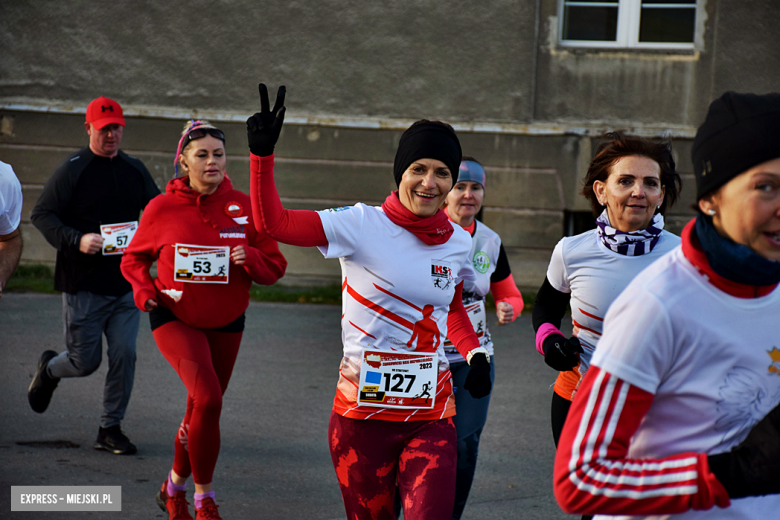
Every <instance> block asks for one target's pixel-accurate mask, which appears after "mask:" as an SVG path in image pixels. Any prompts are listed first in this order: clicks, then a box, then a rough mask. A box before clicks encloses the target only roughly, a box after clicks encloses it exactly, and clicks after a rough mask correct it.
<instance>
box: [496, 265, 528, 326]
mask: <svg viewBox="0 0 780 520" xmlns="http://www.w3.org/2000/svg"><path fill="white" fill-rule="evenodd" d="M490 292H491V293H493V299H494V300H495V301H496V303H498V302H506V303H508V304H509V305H511V306H512V311H513V312H514V315H513V316H512V321H515V319H516V318H517V317H518V316H520V313H521V312H523V307H524V306H525V302H524V301H523V295H521V294H520V289H518V288H517V285H516V284H515V279H514V277H513V276H512V274H511V273H510V274H509V276H507V277H506V278H504V279H503V280H501V281H500V282H490Z"/></svg>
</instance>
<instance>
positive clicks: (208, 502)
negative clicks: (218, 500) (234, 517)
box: [195, 497, 222, 520]
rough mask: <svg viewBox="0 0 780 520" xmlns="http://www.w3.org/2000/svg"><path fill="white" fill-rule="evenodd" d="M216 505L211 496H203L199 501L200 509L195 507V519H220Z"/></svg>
mask: <svg viewBox="0 0 780 520" xmlns="http://www.w3.org/2000/svg"><path fill="white" fill-rule="evenodd" d="M218 507H219V506H218V505H217V504H215V503H214V499H213V498H211V497H206V498H204V499H203V500H201V502H200V509H198V508H197V507H196V508H195V520H222V517H221V516H219V511H217V508H218Z"/></svg>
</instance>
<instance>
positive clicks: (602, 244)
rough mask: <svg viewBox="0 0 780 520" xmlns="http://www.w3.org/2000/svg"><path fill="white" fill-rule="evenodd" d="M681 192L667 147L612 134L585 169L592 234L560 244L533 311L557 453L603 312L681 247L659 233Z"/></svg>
mask: <svg viewBox="0 0 780 520" xmlns="http://www.w3.org/2000/svg"><path fill="white" fill-rule="evenodd" d="M680 186H681V181H680V176H679V175H678V173H677V171H676V170H675V163H674V159H673V158H672V151H671V146H670V144H668V143H655V142H652V141H649V140H647V139H641V138H637V137H629V136H625V135H623V134H621V133H617V132H615V133H609V134H607V135H606V136H605V137H604V140H603V141H602V143H601V145H600V146H599V148H598V151H597V152H596V156H595V157H594V159H593V161H592V162H591V164H590V167H589V168H588V172H587V174H586V176H585V181H584V187H583V189H582V192H581V193H582V195H583V196H584V197H585V198H587V199H588V200H589V201H590V204H591V207H592V208H593V214H594V216H596V217H597V218H596V225H597V227H596V229H593V230H590V231H586V232H585V233H582V234H580V235H577V236H573V237H565V238H563V239H561V241H560V242H558V244H557V245H556V246H555V250H554V251H553V254H552V259H551V260H550V265H549V267H548V268H547V278H546V279H545V281H544V283H543V284H542V287H541V288H540V289H539V292H538V294H537V297H536V303H535V305H534V312H533V324H534V329H535V330H536V349H537V350H538V351H539V353H540V354H542V355H544V361H545V363H547V364H548V365H549V366H550V367H552V368H554V369H555V370H558V371H559V372H560V373H559V375H558V379H557V380H556V381H555V387H554V393H553V397H552V430H553V438H554V440H555V444H556V446H557V445H558V439H559V437H560V433H561V430H562V429H563V424H564V421H565V420H566V415H567V414H568V411H569V406H570V405H571V400H572V399H573V397H574V394H575V393H576V391H577V387H578V386H579V384H580V381H581V380H582V377H583V376H584V375H585V373H586V372H587V370H588V367H589V366H590V359H591V356H592V355H593V352H594V350H595V349H596V346H597V344H598V341H599V338H600V337H601V331H602V324H603V321H604V316H605V314H606V312H607V309H608V308H609V306H610V305H611V304H612V302H613V301H614V300H615V298H617V296H618V295H619V294H620V293H621V292H622V291H623V289H624V288H625V287H626V286H627V285H628V283H629V282H630V281H631V280H632V279H633V278H634V277H635V276H636V275H637V274H639V273H640V272H641V271H642V270H643V269H644V268H645V267H647V266H649V265H650V264H651V263H653V262H655V261H656V260H657V259H658V258H660V257H661V256H662V255H664V254H666V253H668V252H669V251H671V250H672V249H674V248H675V247H677V246H678V245H679V244H680V238H679V237H677V236H675V235H673V234H671V233H669V232H668V231H664V229H663V227H664V218H663V214H664V212H665V210H666V208H668V207H669V206H671V205H672V204H674V202H675V201H676V200H677V196H678V193H679V191H680ZM568 305H571V312H572V321H573V323H574V331H575V335H574V337H571V338H568V339H567V338H566V337H564V336H563V334H562V333H561V331H560V330H559V327H560V325H561V319H562V318H563V316H564V314H565V313H566V308H567V306H568Z"/></svg>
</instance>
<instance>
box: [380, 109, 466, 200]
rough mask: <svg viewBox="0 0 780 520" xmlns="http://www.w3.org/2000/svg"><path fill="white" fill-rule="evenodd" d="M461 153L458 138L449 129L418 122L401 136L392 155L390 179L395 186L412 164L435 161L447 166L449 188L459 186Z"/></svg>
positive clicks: (399, 182) (432, 123)
mask: <svg viewBox="0 0 780 520" xmlns="http://www.w3.org/2000/svg"><path fill="white" fill-rule="evenodd" d="M460 158H461V149H460V141H458V136H457V134H455V130H453V129H452V128H451V127H450V126H448V125H444V124H442V123H439V122H434V121H425V120H422V121H418V122H416V123H415V124H413V125H412V126H410V127H409V128H407V129H406V131H405V132H404V133H403V135H401V140H400V141H399V142H398V151H397V152H396V153H395V162H394V164H393V175H394V176H395V184H396V186H398V185H400V184H401V177H403V175H404V172H405V171H406V169H407V168H408V167H409V165H410V164H412V163H413V162H414V161H416V160H418V159H436V160H439V161H441V162H443V163H444V164H446V165H447V168H448V169H449V170H450V173H451V174H452V185H453V186H455V183H457V182H458V168H459V167H460Z"/></svg>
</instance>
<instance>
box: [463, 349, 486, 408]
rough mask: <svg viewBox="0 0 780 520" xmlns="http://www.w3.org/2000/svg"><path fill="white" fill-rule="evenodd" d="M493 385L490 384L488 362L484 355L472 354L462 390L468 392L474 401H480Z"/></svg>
mask: <svg viewBox="0 0 780 520" xmlns="http://www.w3.org/2000/svg"><path fill="white" fill-rule="evenodd" d="M492 387H493V383H491V382H490V361H488V360H487V357H486V356H485V354H482V353H480V354H474V355H473V356H472V357H471V363H469V373H468V375H466V382H465V383H463V388H465V389H466V390H468V391H469V393H470V394H471V397H473V398H474V399H482V398H483V397H485V396H486V395H488V394H489V393H490V389H491V388H492Z"/></svg>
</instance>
